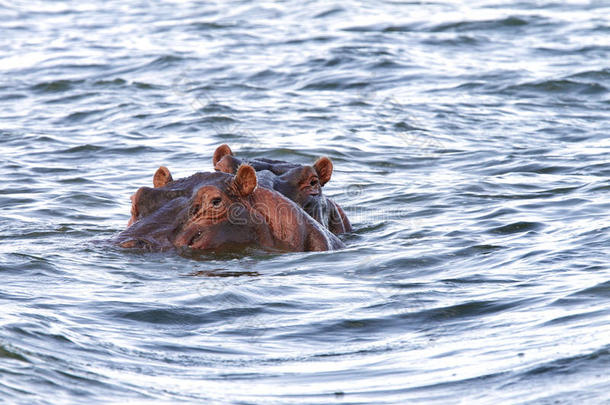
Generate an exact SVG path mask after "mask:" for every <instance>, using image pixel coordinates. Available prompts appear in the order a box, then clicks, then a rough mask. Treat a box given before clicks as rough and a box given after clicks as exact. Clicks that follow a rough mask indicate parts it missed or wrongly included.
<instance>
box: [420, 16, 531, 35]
mask: <svg viewBox="0 0 610 405" xmlns="http://www.w3.org/2000/svg"><path fill="white" fill-rule="evenodd" d="M533 23H534V21H528V20H526V19H524V18H520V17H507V18H502V19H498V20H482V21H458V22H450V23H443V24H439V25H436V26H433V27H431V28H430V29H429V30H430V31H431V32H445V31H457V32H465V31H488V30H497V29H506V28H510V29H513V28H519V27H523V26H526V25H530V24H533Z"/></svg>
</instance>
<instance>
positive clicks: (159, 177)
mask: <svg viewBox="0 0 610 405" xmlns="http://www.w3.org/2000/svg"><path fill="white" fill-rule="evenodd" d="M170 181H174V179H173V178H172V174H171V173H170V172H169V169H168V168H167V167H165V166H161V167H159V168H158V169H157V171H156V172H155V175H154V176H153V186H155V188H157V187H163V186H164V185H166V184H167V183H169V182H170Z"/></svg>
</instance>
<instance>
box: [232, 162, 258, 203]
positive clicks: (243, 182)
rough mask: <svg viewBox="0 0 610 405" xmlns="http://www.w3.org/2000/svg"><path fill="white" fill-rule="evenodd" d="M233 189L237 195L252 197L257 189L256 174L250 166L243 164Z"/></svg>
mask: <svg viewBox="0 0 610 405" xmlns="http://www.w3.org/2000/svg"><path fill="white" fill-rule="evenodd" d="M233 188H234V189H235V190H236V191H237V193H238V194H239V195H240V196H242V197H245V196H247V195H250V194H251V193H252V192H253V191H254V189H255V188H256V172H255V171H254V169H253V168H252V166H250V165H246V164H243V165H241V166H239V169H237V174H236V175H235V177H234V178H233Z"/></svg>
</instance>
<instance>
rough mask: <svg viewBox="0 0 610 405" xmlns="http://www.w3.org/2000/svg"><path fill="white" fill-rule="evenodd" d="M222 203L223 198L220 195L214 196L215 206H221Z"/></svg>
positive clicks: (213, 203) (213, 204) (213, 202)
mask: <svg viewBox="0 0 610 405" xmlns="http://www.w3.org/2000/svg"><path fill="white" fill-rule="evenodd" d="M221 203H222V198H220V197H216V198H212V206H213V207H216V208H218V207H220V204H221Z"/></svg>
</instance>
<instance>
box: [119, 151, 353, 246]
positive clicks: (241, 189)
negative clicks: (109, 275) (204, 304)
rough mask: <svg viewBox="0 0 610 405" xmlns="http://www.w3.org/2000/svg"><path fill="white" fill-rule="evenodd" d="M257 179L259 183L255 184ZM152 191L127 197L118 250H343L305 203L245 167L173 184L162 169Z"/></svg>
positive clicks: (164, 168) (156, 176)
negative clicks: (128, 203)
mask: <svg viewBox="0 0 610 405" xmlns="http://www.w3.org/2000/svg"><path fill="white" fill-rule="evenodd" d="M215 159H216V158H214V160H215ZM261 179H262V182H261V183H264V184H259V181H260V180H261ZM153 186H154V187H153V188H151V187H141V188H140V189H138V191H137V192H136V193H135V194H134V195H133V196H132V197H131V200H132V208H131V218H130V220H129V223H128V227H127V229H126V230H124V231H123V232H121V233H120V234H119V235H118V237H117V240H116V242H117V243H118V244H119V246H121V247H124V248H138V249H146V250H151V251H158V250H168V249H172V248H188V249H193V250H205V251H225V250H235V249H242V248H260V249H266V250H275V251H287V252H299V251H325V250H333V249H340V248H343V247H344V246H345V245H344V244H343V242H342V241H341V240H340V239H338V238H337V237H336V236H335V235H334V234H333V232H331V231H329V230H328V229H327V228H326V227H325V226H322V225H321V224H320V222H319V221H317V220H316V219H317V218H316V219H314V218H312V217H311V216H310V215H309V214H308V213H307V212H306V211H305V210H303V209H302V208H301V206H300V205H301V203H304V204H305V205H306V204H307V199H302V198H299V195H291V198H292V197H294V201H293V199H291V198H287V197H286V196H284V195H282V194H281V193H280V192H277V191H275V189H274V188H273V187H271V182H270V181H269V179H266V178H264V176H261V175H260V172H259V175H258V176H257V173H256V171H255V169H254V167H253V166H251V165H249V164H245V163H244V164H240V165H239V166H238V167H236V170H235V173H234V174H232V173H225V172H224V171H217V172H213V173H205V172H202V173H196V174H194V175H192V176H189V177H186V178H182V179H177V180H174V179H173V177H172V175H171V173H170V171H169V170H168V169H167V168H166V167H164V166H162V167H160V168H159V169H158V170H157V172H156V173H155V175H154V176H153ZM297 194H298V193H297ZM306 194H307V193H306ZM310 194H311V193H310ZM341 212H342V211H341ZM350 229H351V227H350Z"/></svg>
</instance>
